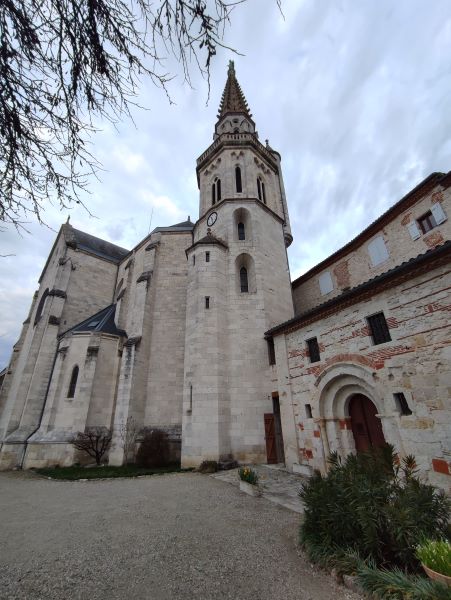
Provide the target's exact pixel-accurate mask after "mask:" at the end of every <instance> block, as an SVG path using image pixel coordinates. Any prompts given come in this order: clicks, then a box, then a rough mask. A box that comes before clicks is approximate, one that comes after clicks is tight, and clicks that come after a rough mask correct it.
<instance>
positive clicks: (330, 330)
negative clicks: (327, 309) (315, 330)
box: [322, 319, 362, 337]
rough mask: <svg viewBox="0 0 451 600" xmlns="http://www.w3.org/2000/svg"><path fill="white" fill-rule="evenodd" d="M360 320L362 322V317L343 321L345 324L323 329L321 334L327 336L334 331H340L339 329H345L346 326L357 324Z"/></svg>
mask: <svg viewBox="0 0 451 600" xmlns="http://www.w3.org/2000/svg"><path fill="white" fill-rule="evenodd" d="M361 322H362V319H359V320H358V321H352V322H351V323H345V325H340V326H339V327H333V328H332V329H329V331H325V332H324V334H322V335H324V337H327V336H328V335H330V334H331V333H333V332H334V331H340V329H346V327H352V326H353V325H357V323H361Z"/></svg>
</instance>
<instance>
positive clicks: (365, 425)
mask: <svg viewBox="0 0 451 600" xmlns="http://www.w3.org/2000/svg"><path fill="white" fill-rule="evenodd" d="M376 413H377V409H376V407H375V406H374V404H373V403H372V402H371V400H370V399H369V398H367V397H366V396H364V395H363V394H356V395H355V396H353V397H352V398H351V401H350V403H349V416H350V417H351V427H352V434H353V436H354V441H355V449H356V450H357V452H365V451H366V450H369V449H370V448H379V447H380V446H383V445H384V444H385V438H384V433H383V431H382V423H381V422H380V419H378V417H376Z"/></svg>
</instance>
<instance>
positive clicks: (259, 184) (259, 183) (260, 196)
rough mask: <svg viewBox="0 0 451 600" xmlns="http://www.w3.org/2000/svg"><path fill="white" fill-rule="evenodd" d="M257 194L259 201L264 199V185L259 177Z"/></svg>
mask: <svg viewBox="0 0 451 600" xmlns="http://www.w3.org/2000/svg"><path fill="white" fill-rule="evenodd" d="M257 192H258V199H259V200H261V199H262V183H261V181H260V177H257Z"/></svg>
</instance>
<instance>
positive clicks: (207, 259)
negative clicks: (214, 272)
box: [205, 252, 210, 262]
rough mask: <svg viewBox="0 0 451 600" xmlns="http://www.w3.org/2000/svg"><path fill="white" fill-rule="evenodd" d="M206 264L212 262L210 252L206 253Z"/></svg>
mask: <svg viewBox="0 0 451 600" xmlns="http://www.w3.org/2000/svg"><path fill="white" fill-rule="evenodd" d="M205 262H210V252H205Z"/></svg>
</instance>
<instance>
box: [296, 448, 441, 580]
mask: <svg viewBox="0 0 451 600" xmlns="http://www.w3.org/2000/svg"><path fill="white" fill-rule="evenodd" d="M329 462H330V465H331V468H330V471H329V472H328V474H327V475H326V476H324V477H323V476H322V475H321V474H320V473H316V474H315V475H314V476H313V477H312V478H311V479H310V480H309V481H308V482H307V483H305V484H304V485H303V486H302V488H301V491H300V492H299V495H300V497H301V499H302V501H303V502H304V504H305V518H304V521H303V523H302V525H301V528H300V539H301V544H302V545H303V546H304V547H305V548H306V550H307V552H308V554H309V555H310V557H311V559H312V560H315V561H317V562H321V563H323V564H330V561H331V560H332V562H333V560H334V557H339V556H341V555H342V554H343V552H344V551H348V550H354V551H356V552H357V553H358V555H359V556H361V557H364V558H369V559H371V560H373V561H374V563H375V565H376V566H377V567H399V568H401V569H403V570H408V571H412V572H415V571H419V570H420V563H419V561H418V559H417V557H416V555H415V546H417V545H418V544H419V543H420V542H421V541H422V540H424V539H427V538H429V539H438V538H441V537H443V536H444V532H445V531H446V528H447V524H448V519H449V501H448V500H447V499H446V497H445V495H444V493H443V492H440V491H437V490H436V489H435V488H434V487H432V486H430V485H426V484H424V483H422V482H421V481H420V480H419V479H418V477H417V476H416V471H415V461H414V459H413V457H406V458H405V459H403V461H402V462H401V463H399V461H398V459H397V457H396V455H395V453H394V450H393V447H392V446H386V447H384V448H382V449H379V450H374V451H372V452H366V453H358V454H356V455H350V456H348V457H347V458H346V460H345V461H342V459H341V458H340V457H339V456H338V455H337V454H333V455H331V457H330V461H329Z"/></svg>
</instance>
